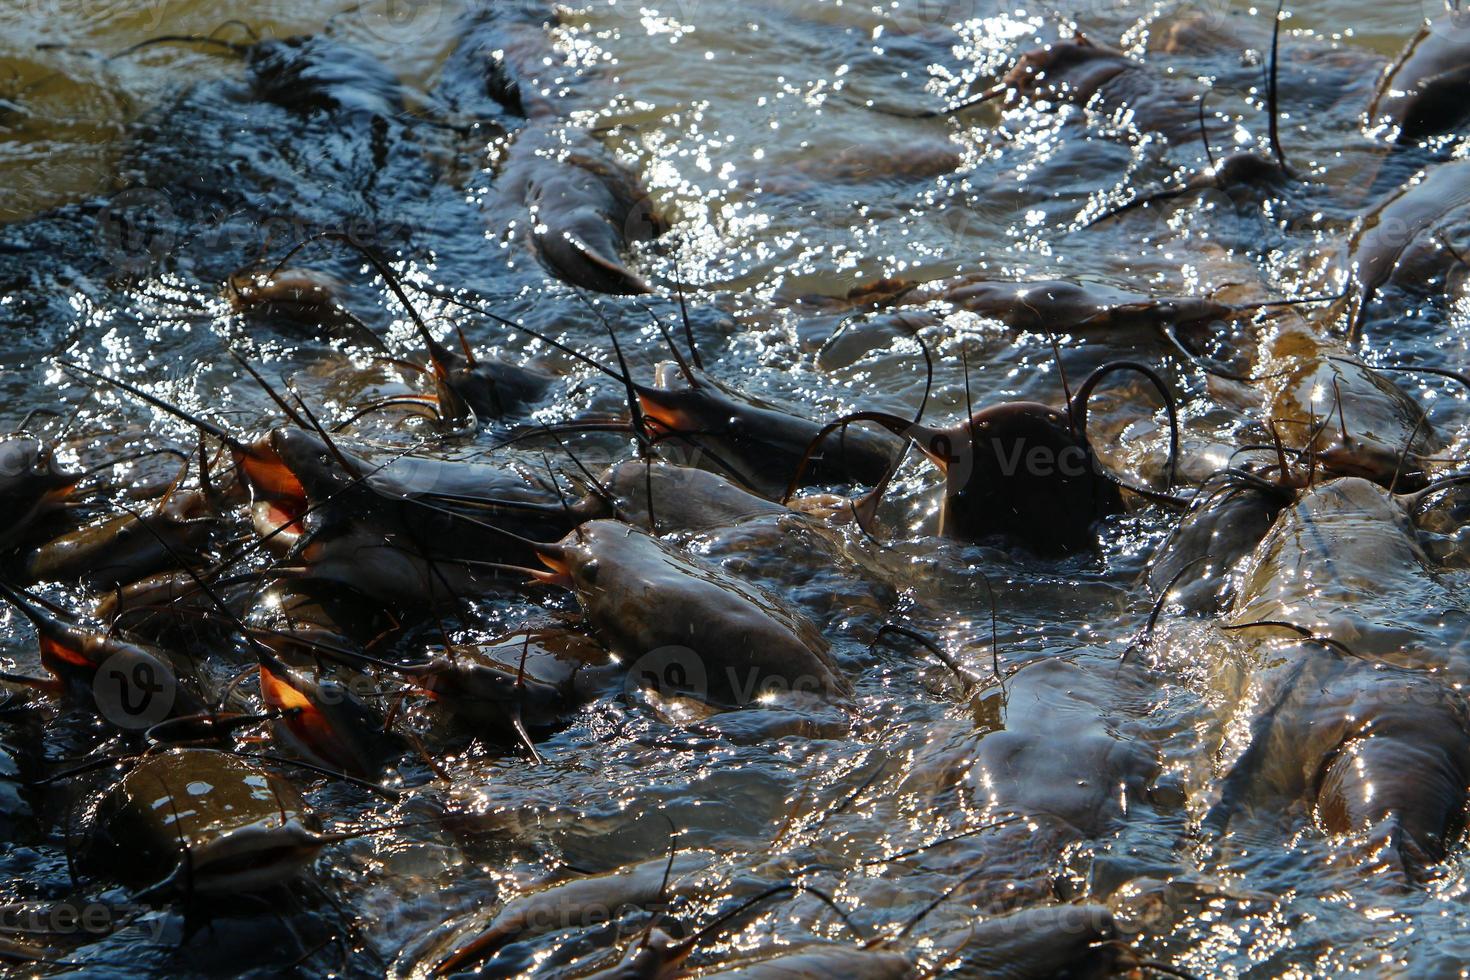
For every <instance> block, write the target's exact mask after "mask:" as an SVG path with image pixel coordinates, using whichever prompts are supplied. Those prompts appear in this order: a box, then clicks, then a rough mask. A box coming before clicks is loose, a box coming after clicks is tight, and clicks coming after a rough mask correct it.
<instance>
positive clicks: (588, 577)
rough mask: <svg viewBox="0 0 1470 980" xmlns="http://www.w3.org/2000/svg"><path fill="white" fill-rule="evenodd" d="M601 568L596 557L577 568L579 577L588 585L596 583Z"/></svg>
mask: <svg viewBox="0 0 1470 980" xmlns="http://www.w3.org/2000/svg"><path fill="white" fill-rule="evenodd" d="M601 570H602V569H601V566H599V565H598V564H597V559H595V558H594V559H592V560H591V561H588V562H585V563H584V564H583V565H582V567H581V568H579V569H578V570H577V577H578V578H580V579H581V580H582V581H583V582H584V583H586V584H587V585H596V584H597V575H598V573H599V572H600V571H601Z"/></svg>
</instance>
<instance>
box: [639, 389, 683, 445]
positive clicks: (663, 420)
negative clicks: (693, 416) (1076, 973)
mask: <svg viewBox="0 0 1470 980" xmlns="http://www.w3.org/2000/svg"><path fill="white" fill-rule="evenodd" d="M638 407H639V410H640V411H641V412H642V413H643V423H644V425H646V426H647V427H648V431H649V434H650V435H653V436H655V437H663V436H668V435H673V434H675V433H678V432H687V431H689V430H690V429H692V428H693V426H692V425H691V424H690V420H689V419H688V418H687V417H686V416H685V414H684V413H683V412H680V411H679V410H678V409H676V408H674V407H673V406H672V405H661V404H659V403H658V402H657V401H656V400H655V399H653V398H651V397H650V396H648V395H645V394H639V395H638Z"/></svg>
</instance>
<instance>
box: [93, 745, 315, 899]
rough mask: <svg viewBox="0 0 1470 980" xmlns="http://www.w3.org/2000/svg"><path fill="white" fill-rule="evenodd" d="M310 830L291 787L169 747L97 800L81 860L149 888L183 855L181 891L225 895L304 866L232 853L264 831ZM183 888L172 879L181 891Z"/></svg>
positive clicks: (235, 764) (259, 772)
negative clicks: (186, 874)
mask: <svg viewBox="0 0 1470 980" xmlns="http://www.w3.org/2000/svg"><path fill="white" fill-rule="evenodd" d="M311 823H312V818H311V816H310V814H309V813H308V811H307V810H306V805H305V803H304V801H303V800H302V799H301V795H300V794H299V793H297V791H296V790H295V789H294V788H293V787H292V786H291V784H290V783H288V782H286V781H285V780H283V779H281V778H279V777H277V776H274V775H272V774H270V773H268V772H266V771H265V770H264V769H261V768H260V767H259V766H257V765H255V764H254V763H252V762H249V761H247V760H245V759H241V758H239V757H237V756H234V755H230V754H228V753H224V752H217V751H214V750H212V749H172V750H169V751H167V752H163V753H160V754H158V755H153V756H149V757H147V758H145V759H143V760H142V761H141V762H139V763H137V764H136V765H135V766H133V768H132V769H131V770H130V771H129V772H128V773H127V775H125V776H123V777H122V779H120V780H119V781H118V782H117V783H116V784H115V785H113V786H112V788H111V789H110V790H109V791H108V792H107V793H106V795H105V796H104V797H103V798H102V800H101V801H100V803H99V804H98V805H97V809H96V811H95V814H94V816H93V819H92V827H93V831H92V838H91V840H90V842H89V846H88V848H87V850H86V855H87V860H88V862H89V863H90V864H92V865H93V866H94V867H97V868H99V869H102V870H104V871H105V873H106V874H107V875H109V876H111V877H116V878H119V879H121V880H123V881H125V882H128V883H129V884H134V885H155V884H157V883H159V882H163V881H166V880H169V879H170V878H171V876H174V875H175V874H178V873H179V872H180V871H181V869H184V868H186V867H187V865H186V864H185V860H184V853H183V849H184V848H185V847H187V848H188V849H189V854H190V864H191V865H192V868H191V869H190V870H191V871H192V876H193V877H192V881H191V882H188V884H189V885H190V886H191V887H193V888H194V889H195V891H197V892H198V893H200V894H221V893H223V894H232V893H235V892H236V891H239V890H254V889H256V888H258V887H260V885H261V884H262V883H264V882H273V881H278V880H280V879H281V877H282V876H283V875H284V876H286V877H290V876H293V875H294V874H295V873H297V872H299V871H300V870H301V869H302V868H304V867H305V863H306V860H309V856H308V857H306V858H303V859H302V860H301V861H300V862H296V861H293V860H290V858H289V855H288V854H287V853H285V852H278V853H277V854H276V858H278V859H281V860H282V863H281V864H277V863H275V862H274V861H272V860H268V859H267V858H268V854H267V853H266V852H261V851H257V850H255V849H253V848H252V849H248V850H245V851H242V852H241V853H240V854H239V855H237V854H233V853H231V851H232V849H233V848H234V847H237V846H238V845H240V844H243V843H246V842H247V841H248V840H250V839H251V838H252V837H258V836H260V835H261V834H262V832H265V831H270V830H275V829H279V828H281V827H283V826H287V825H293V824H294V825H297V826H300V827H302V828H303V829H305V828H307V826H308V825H309V824H311ZM314 853H315V852H312V856H314ZM244 855H253V856H254V860H250V859H248V858H247V859H243V860H242V856H244ZM216 862H218V863H216ZM185 884H186V882H185V880H184V879H182V878H181V879H180V880H179V888H180V891H183V890H184V887H185Z"/></svg>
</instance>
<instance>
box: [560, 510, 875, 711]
mask: <svg viewBox="0 0 1470 980" xmlns="http://www.w3.org/2000/svg"><path fill="white" fill-rule="evenodd" d="M562 547H563V548H564V549H565V555H566V559H565V565H566V568H567V574H568V575H569V576H570V581H571V584H572V587H573V588H574V589H575V591H576V593H577V597H578V600H579V601H580V603H581V605H582V609H583V612H584V613H585V615H586V617H587V620H588V622H589V623H590V624H591V625H592V627H593V628H594V629H595V631H596V633H597V635H598V636H599V637H600V638H602V639H603V640H604V641H605V642H606V643H607V645H608V647H609V648H610V649H612V650H613V651H614V652H616V653H618V654H620V655H621V656H622V657H623V658H624V659H625V660H626V661H628V662H629V663H631V664H632V669H633V672H634V678H633V679H634V680H635V681H638V682H641V683H647V684H650V685H651V686H654V687H657V688H659V689H660V690H670V691H675V692H679V693H687V694H692V695H694V696H695V697H698V698H700V699H709V700H712V701H713V702H716V703H720V704H725V705H731V706H745V705H751V704H753V703H755V702H756V700H757V699H758V698H759V697H760V696H761V695H764V694H766V693H771V692H773V693H786V692H796V693H803V694H808V695H817V696H822V697H835V698H838V699H842V698H845V697H847V696H848V695H850V694H851V693H852V685H851V684H850V683H849V682H848V680H847V678H846V677H845V676H843V674H842V672H841V669H840V668H839V667H838V666H837V664H836V662H835V661H834V660H833V659H832V655H831V653H830V652H829V649H828V644H827V641H826V639H825V638H824V637H823V636H822V634H821V632H820V631H819V630H818V629H817V628H816V626H814V625H813V624H812V623H811V622H810V621H808V620H807V619H805V618H804V617H803V616H801V615H800V614H799V613H796V612H794V611H792V610H791V609H789V608H787V607H786V605H785V604H784V603H782V602H780V601H779V600H777V599H776V598H775V597H773V596H771V595H768V594H767V593H765V592H763V591H761V590H759V589H756V588H755V587H753V586H750V585H747V584H746V583H744V582H742V581H740V580H738V579H736V578H734V577H733V576H730V575H727V574H726V573H724V572H722V571H720V570H719V569H717V568H714V567H712V566H710V565H707V564H705V563H703V562H700V561H697V560H695V559H693V558H690V557H689V556H687V555H685V554H683V553H682V552H680V551H678V550H676V549H674V548H672V547H670V546H669V545H666V544H664V543H663V542H661V541H659V540H658V539H657V538H654V537H652V536H651V535H649V534H647V533H646V532H644V531H639V530H636V529H634V528H632V527H629V526H628V525H625V524H619V523H617V522H615V521H592V522H590V523H588V524H584V525H582V526H581V527H580V528H578V529H577V531H576V532H575V533H574V534H572V535H569V536H568V537H567V538H565V539H564V540H563V541H562ZM645 658H646V659H645ZM641 671H647V672H648V673H649V674H650V676H648V677H643V676H641V674H640V672H641Z"/></svg>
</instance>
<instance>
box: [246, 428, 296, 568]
mask: <svg viewBox="0 0 1470 980" xmlns="http://www.w3.org/2000/svg"><path fill="white" fill-rule="evenodd" d="M237 460H238V463H239V467H240V471H241V472H242V473H244V474H245V480H246V482H248V483H249V484H250V492H251V496H252V497H254V498H255V507H254V512H255V513H254V516H255V528H256V531H257V532H259V533H260V534H261V536H262V537H265V536H271V537H273V538H280V539H283V543H285V544H286V545H287V546H288V547H289V546H290V545H291V544H294V542H295V540H296V539H297V538H299V537H300V536H301V535H303V534H305V533H306V527H305V525H303V524H302V518H304V517H305V516H306V512H307V511H308V510H310V509H311V507H310V501H309V500H308V499H307V496H306V488H305V487H304V486H302V485H301V481H300V480H299V479H297V477H296V474H295V473H293V472H292V471H291V468H290V467H288V466H287V465H286V464H285V463H284V462H283V461H282V460H281V457H280V456H279V454H277V453H275V452H274V451H273V450H269V449H262V448H260V447H253V451H252V452H249V453H240V454H238V455H237Z"/></svg>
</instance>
